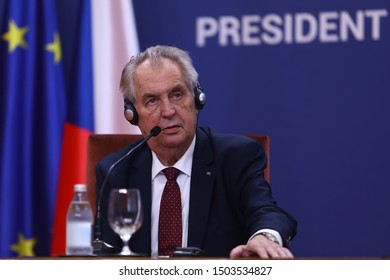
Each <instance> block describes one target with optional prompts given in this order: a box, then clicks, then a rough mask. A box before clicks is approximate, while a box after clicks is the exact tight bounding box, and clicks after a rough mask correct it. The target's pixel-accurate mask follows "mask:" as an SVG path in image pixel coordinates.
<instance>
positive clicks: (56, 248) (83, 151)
mask: <svg viewBox="0 0 390 280" xmlns="http://www.w3.org/2000/svg"><path fill="white" fill-rule="evenodd" d="M91 134H92V132H91V131H88V130H85V129H82V128H79V127H77V126H75V125H73V124H70V123H66V124H65V130H64V138H63V145H62V157H61V165H60V172H59V180H58V188H57V199H56V209H55V215H54V229H53V238H52V246H51V255H53V256H54V255H63V254H65V232H66V212H67V211H68V205H69V203H70V201H71V200H72V198H73V186H74V184H78V183H81V184H84V183H86V172H87V171H86V170H87V167H86V165H87V140H88V136H89V135H91Z"/></svg>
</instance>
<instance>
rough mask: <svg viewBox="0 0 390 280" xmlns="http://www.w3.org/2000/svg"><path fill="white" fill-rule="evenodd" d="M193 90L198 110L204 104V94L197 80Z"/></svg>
mask: <svg viewBox="0 0 390 280" xmlns="http://www.w3.org/2000/svg"><path fill="white" fill-rule="evenodd" d="M194 92H195V106H196V108H197V109H198V110H202V109H203V107H204V105H206V94H205V93H204V92H203V88H202V87H201V86H200V84H199V82H198V83H197V85H196V87H195V89H194Z"/></svg>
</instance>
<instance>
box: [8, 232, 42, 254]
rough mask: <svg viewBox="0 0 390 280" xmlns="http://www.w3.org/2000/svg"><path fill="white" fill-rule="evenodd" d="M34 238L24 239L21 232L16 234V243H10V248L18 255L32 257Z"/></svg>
mask: <svg viewBox="0 0 390 280" xmlns="http://www.w3.org/2000/svg"><path fill="white" fill-rule="evenodd" d="M35 243H36V240H35V238H31V239H25V238H24V235H23V234H20V233H19V234H18V243H17V244H13V245H11V246H10V247H11V250H12V251H14V252H16V253H17V254H18V257H34V256H35V254H34V250H33V247H34V246H35Z"/></svg>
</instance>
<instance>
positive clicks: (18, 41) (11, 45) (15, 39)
mask: <svg viewBox="0 0 390 280" xmlns="http://www.w3.org/2000/svg"><path fill="white" fill-rule="evenodd" d="M27 31H28V27H27V26H25V27H22V28H19V27H18V26H17V25H16V23H15V22H14V21H13V20H10V21H9V23H8V32H7V33H4V34H3V36H2V38H3V40H4V41H8V52H9V53H12V52H13V51H14V50H15V49H16V48H17V47H18V46H21V47H22V48H24V49H26V48H27V43H26V41H25V40H24V35H26V33H27Z"/></svg>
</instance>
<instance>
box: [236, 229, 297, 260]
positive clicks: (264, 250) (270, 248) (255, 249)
mask: <svg viewBox="0 0 390 280" xmlns="http://www.w3.org/2000/svg"><path fill="white" fill-rule="evenodd" d="M250 257H259V258H261V259H293V258H294V256H293V254H292V253H291V252H290V250H289V249H287V248H284V247H282V246H281V245H279V244H277V243H275V242H273V241H270V240H268V239H267V238H266V237H265V236H263V235H256V236H255V237H253V238H252V239H251V240H249V241H248V243H247V244H246V245H240V246H237V247H236V248H234V249H233V250H232V251H231V252H230V258H231V259H239V258H250Z"/></svg>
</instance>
